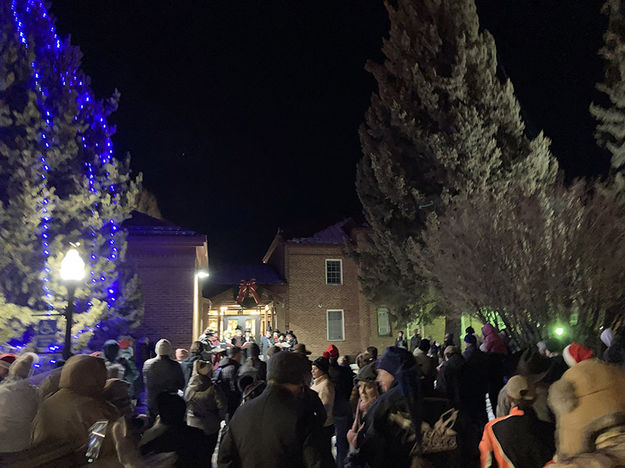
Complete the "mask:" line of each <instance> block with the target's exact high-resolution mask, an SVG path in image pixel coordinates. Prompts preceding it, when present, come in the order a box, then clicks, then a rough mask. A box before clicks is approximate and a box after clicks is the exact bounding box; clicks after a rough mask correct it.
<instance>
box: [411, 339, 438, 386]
mask: <svg viewBox="0 0 625 468" xmlns="http://www.w3.org/2000/svg"><path fill="white" fill-rule="evenodd" d="M429 350H430V340H428V339H423V340H421V343H420V344H419V347H418V348H417V349H415V351H414V358H415V360H416V362H417V365H418V366H419V369H420V370H421V389H422V391H423V394H424V395H426V396H427V395H432V394H433V393H434V381H435V380H436V367H438V360H437V359H436V358H434V357H431V356H428V351H429Z"/></svg>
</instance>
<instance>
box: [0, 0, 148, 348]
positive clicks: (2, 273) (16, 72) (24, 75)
mask: <svg viewBox="0 0 625 468" xmlns="http://www.w3.org/2000/svg"><path fill="white" fill-rule="evenodd" d="M54 31H55V28H54V21H53V19H52V18H51V17H50V15H49V13H48V11H47V8H46V7H45V6H44V4H43V2H41V1H34V2H33V1H29V2H26V1H17V0H13V1H11V2H2V4H1V5H0V33H1V36H0V57H1V62H0V63H1V65H0V67H1V68H0V304H1V305H0V342H3V341H4V342H6V341H7V340H9V339H11V338H16V337H17V336H20V335H21V333H23V331H24V329H25V328H26V327H27V326H28V325H30V324H33V323H34V322H35V321H36V320H37V319H36V317H35V316H33V313H44V314H45V313H47V312H57V313H58V312H62V311H63V310H64V308H65V306H66V303H67V289H66V287H65V286H64V285H63V283H62V281H61V279H60V277H59V274H58V271H59V266H60V262H61V259H62V258H63V255H64V253H65V252H66V251H67V249H68V248H69V243H70V242H74V243H77V242H79V243H80V250H81V253H82V255H83V258H84V259H85V262H86V263H87V267H86V269H87V278H86V280H85V283H84V284H83V285H81V286H79V288H78V289H77V291H76V298H77V300H76V312H77V314H76V315H75V324H74V327H73V329H72V330H73V332H74V333H75V336H74V338H75V339H74V343H75V344H76V346H78V347H81V346H84V345H86V344H87V342H88V340H89V339H94V340H96V341H102V340H103V339H105V338H106V337H107V336H109V335H113V336H115V334H116V333H117V332H119V331H120V330H121V331H123V332H127V331H128V329H129V328H131V327H132V326H133V325H134V324H138V322H139V320H140V316H141V313H142V301H141V296H140V293H139V291H138V286H139V285H138V279H137V278H136V277H135V275H133V274H132V272H128V271H125V270H124V267H123V258H124V255H125V248H126V241H125V234H124V233H123V232H122V230H121V229H120V224H121V222H122V221H123V220H124V219H126V218H127V217H128V216H129V214H130V211H131V209H132V206H133V203H134V201H135V199H136V196H137V192H138V184H140V177H138V178H137V179H136V180H133V179H132V178H131V177H130V170H129V159H128V158H126V159H125V160H122V161H120V160H116V159H115V158H114V157H113V154H112V143H111V135H112V134H113V133H114V128H113V127H111V126H109V125H108V124H107V117H108V116H109V115H110V113H111V112H113V111H114V110H115V108H116V106H117V100H118V96H117V95H115V96H113V98H111V99H109V100H108V101H103V102H102V101H98V100H96V99H95V97H94V95H93V92H92V91H91V89H90V86H89V79H88V77H86V76H85V75H84V73H83V72H82V71H81V70H80V68H79V65H80V60H81V54H80V51H79V50H78V48H76V47H73V46H71V45H70V43H69V40H65V41H62V40H61V39H59V38H58V37H57V35H56V33H55V32H54ZM59 325H61V326H60V327H59V328H60V329H62V328H63V325H64V324H63V323H60V324H59Z"/></svg>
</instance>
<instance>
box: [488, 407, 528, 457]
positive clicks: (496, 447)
mask: <svg viewBox="0 0 625 468" xmlns="http://www.w3.org/2000/svg"><path fill="white" fill-rule="evenodd" d="M524 414H525V413H524V412H523V411H522V410H520V409H519V408H517V407H516V406H515V407H514V408H512V409H511V410H510V414H509V415H508V416H504V417H503V418H497V419H493V420H492V421H491V422H489V423H487V424H486V426H485V427H484V435H483V436H482V441H481V442H480V466H481V467H482V468H489V467H491V466H493V457H494V459H495V461H496V462H497V467H498V468H514V465H513V464H512V462H511V461H510V460H509V459H508V457H507V456H506V454H505V453H504V452H503V449H502V448H501V445H500V444H499V441H498V440H497V438H496V437H495V434H494V433H493V426H494V425H495V424H496V423H498V422H499V421H503V420H504V419H507V418H510V417H513V416H523V415H524Z"/></svg>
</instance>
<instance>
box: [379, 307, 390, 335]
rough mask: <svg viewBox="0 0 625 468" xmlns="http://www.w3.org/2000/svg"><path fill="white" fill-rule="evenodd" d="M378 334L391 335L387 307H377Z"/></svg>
mask: <svg viewBox="0 0 625 468" xmlns="http://www.w3.org/2000/svg"><path fill="white" fill-rule="evenodd" d="M378 335H379V336H391V321H390V320H389V314H388V307H378Z"/></svg>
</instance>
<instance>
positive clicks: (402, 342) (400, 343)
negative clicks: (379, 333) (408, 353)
mask: <svg viewBox="0 0 625 468" xmlns="http://www.w3.org/2000/svg"><path fill="white" fill-rule="evenodd" d="M395 346H397V347H398V348H404V349H408V342H407V341H406V337H405V336H404V332H403V331H401V330H400V331H399V333H398V334H397V338H395Z"/></svg>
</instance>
